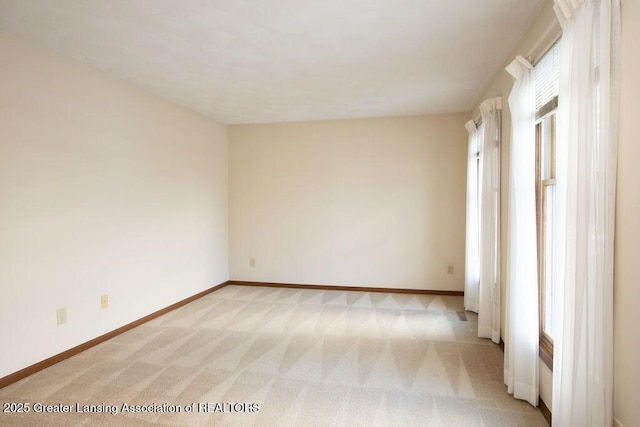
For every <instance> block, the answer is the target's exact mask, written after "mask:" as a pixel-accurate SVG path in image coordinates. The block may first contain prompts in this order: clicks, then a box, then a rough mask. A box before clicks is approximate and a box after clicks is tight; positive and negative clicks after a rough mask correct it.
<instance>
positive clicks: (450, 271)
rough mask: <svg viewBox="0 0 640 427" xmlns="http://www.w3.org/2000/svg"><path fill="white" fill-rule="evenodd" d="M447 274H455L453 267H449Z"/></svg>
mask: <svg viewBox="0 0 640 427" xmlns="http://www.w3.org/2000/svg"><path fill="white" fill-rule="evenodd" d="M447 274H453V265H450V266H448V267H447Z"/></svg>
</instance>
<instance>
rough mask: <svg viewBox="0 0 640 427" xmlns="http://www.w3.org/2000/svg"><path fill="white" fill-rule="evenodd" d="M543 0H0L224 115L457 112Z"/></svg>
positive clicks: (7, 11)
mask: <svg viewBox="0 0 640 427" xmlns="http://www.w3.org/2000/svg"><path fill="white" fill-rule="evenodd" d="M545 1H546V0H253V1H251V0H0V30H2V31H5V32H8V33H12V34H15V35H18V36H21V37H23V38H26V39H28V40H31V41H34V42H36V43H38V44H40V45H43V46H45V47H48V48H50V49H53V50H56V51H58V52H60V53H62V54H65V55H68V56H70V57H72V58H75V59H77V60H80V61H83V62H85V63H87V64H89V65H90V66H92V67H94V68H97V69H99V70H102V71H105V72H107V73H110V74H112V75H114V76H117V77H119V78H121V79H123V80H125V81H127V82H130V83H132V84H134V85H136V86H139V87H142V88H145V89H147V90H149V91H151V92H153V93H156V94H158V95H161V96H163V97H165V98H168V99H170V100H173V101H174V102H177V103H179V104H181V105H184V106H186V107H188V108H190V109H192V110H195V111H197V112H200V113H202V114H204V115H206V116H208V117H211V118H213V119H216V120H218V121H220V122H222V123H259V122H280V121H299V120H321V119H333V118H354V117H375V116H398V115H414V114H427V113H449V112H467V111H470V110H471V109H472V108H473V104H474V102H476V101H478V97H479V96H480V95H481V93H482V91H483V89H484V88H485V86H486V85H487V84H488V83H489V81H490V80H491V79H492V78H493V77H494V76H495V74H496V73H497V72H498V71H499V70H500V69H501V68H502V67H503V66H504V65H505V62H506V61H507V59H508V58H507V57H508V55H509V54H510V52H511V51H512V50H513V49H514V48H515V46H516V44H517V43H518V41H519V40H520V38H521V37H522V35H523V33H524V31H525V29H526V28H527V27H528V25H529V24H530V23H531V21H532V20H533V18H534V17H535V15H536V14H537V12H538V11H539V10H540V8H541V7H542V5H543V4H544V2H545Z"/></svg>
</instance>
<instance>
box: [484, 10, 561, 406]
mask: <svg viewBox="0 0 640 427" xmlns="http://www.w3.org/2000/svg"><path fill="white" fill-rule="evenodd" d="M560 31H561V30H560V25H559V23H558V21H557V19H556V16H555V13H554V12H553V2H552V1H548V2H547V3H546V4H545V6H544V7H543V9H542V10H541V11H540V13H539V14H538V16H537V17H536V18H535V20H534V21H533V23H532V24H531V26H530V27H529V29H528V30H527V31H526V33H525V35H524V37H523V38H522V40H520V42H519V43H518V46H517V47H516V49H515V50H514V51H513V52H512V54H511V55H510V56H509V57H508V58H506V59H505V63H504V66H505V67H506V66H507V65H508V64H509V63H510V62H511V61H512V60H513V59H514V58H515V57H516V55H522V56H524V57H530V58H531V59H532V61H535V60H537V59H538V58H539V57H540V55H541V54H543V53H544V52H545V51H546V50H547V49H548V48H549V47H550V46H551V44H553V42H554V41H555V40H557V38H558V36H559V35H560ZM512 88H513V78H512V77H511V76H510V75H509V73H508V72H506V71H505V70H504V69H503V70H502V71H500V72H499V73H498V74H497V75H496V76H495V78H494V79H493V80H492V81H491V83H490V84H489V85H488V87H487V89H486V90H485V92H484V93H483V95H482V97H481V98H480V99H479V100H478V104H480V102H481V101H482V100H485V99H489V98H493V97H496V96H500V97H502V99H503V104H502V105H503V110H502V141H501V152H500V168H501V169H500V186H501V190H500V195H501V199H500V211H501V220H500V251H501V253H500V277H502V278H503V280H501V282H500V289H501V293H502V298H501V301H500V303H501V311H502V313H501V316H500V319H501V321H502V323H501V325H500V335H501V336H503V337H504V319H505V318H506V317H505V308H506V305H505V298H504V296H505V295H506V285H507V283H506V280H505V279H504V278H506V277H507V262H506V260H507V256H506V251H507V218H508V216H509V164H510V162H509V156H510V154H511V150H510V149H511V112H510V110H509V103H508V99H509V94H510V93H511V89H512ZM478 115H479V111H478V108H477V107H476V109H475V110H474V111H473V112H472V117H477V116H478ZM539 366H540V397H541V398H542V400H544V402H545V404H546V405H547V407H548V408H549V409H550V410H553V409H552V388H553V387H552V385H553V377H552V372H551V370H550V369H549V368H547V366H546V365H545V364H544V363H543V362H542V361H541V360H540V363H539Z"/></svg>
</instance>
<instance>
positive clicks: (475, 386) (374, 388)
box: [0, 286, 547, 427]
mask: <svg viewBox="0 0 640 427" xmlns="http://www.w3.org/2000/svg"><path fill="white" fill-rule="evenodd" d="M462 310H463V308H462V297H449V296H426V295H420V296H416V295H403V294H385V293H369V292H344V291H319V290H310V289H309V290H308V289H304V290H303V289H282V288H266V287H245V286H227V287H225V288H222V289H220V290H218V291H216V292H214V293H212V294H209V295H207V296H206V297H204V298H201V299H199V300H197V301H195V302H193V303H191V304H189V305H186V306H184V307H182V308H180V309H178V310H175V311H173V312H171V313H169V314H167V315H165V316H163V317H160V318H157V319H155V320H153V321H151V322H149V323H146V324H144V325H142V326H140V327H138V328H136V329H133V330H131V331H129V332H126V333H124V334H122V335H119V336H118V337H116V338H113V339H111V340H110V341H107V342H105V343H103V344H100V345H98V346H96V347H93V348H92V349H89V350H87V351H86V352H84V353H82V354H80V355H78V356H75V357H73V358H70V359H68V360H66V361H64V362H61V363H59V364H57V365H55V366H53V367H51V368H48V369H46V370H44V371H41V372H39V373H37V374H34V375H32V376H31V377H28V378H26V379H24V380H22V381H19V382H17V383H15V384H12V385H10V386H8V387H5V388H4V389H0V402H2V403H3V405H5V406H6V402H14V403H18V402H26V403H28V404H29V408H30V410H29V412H28V413H0V424H2V425H38V426H41V425H66V424H70V425H96V424H98V425H100V424H105V425H107V424H108V425H151V424H166V425H216V426H218V425H220V426H224V425H234V426H235V425H259V426H269V425H283V426H298V425H304V426H313V425H317V426H329V425H348V426H374V425H393V426H399V425H416V426H456V427H458V426H491V427H494V426H546V425H547V423H546V421H545V420H544V418H543V416H542V414H541V413H540V412H539V411H538V410H537V409H535V408H533V407H531V406H530V405H529V404H527V403H524V402H521V401H517V400H515V399H513V398H512V397H511V396H509V395H508V394H507V392H506V387H505V386H504V385H503V384H502V360H503V359H502V358H503V354H502V351H501V350H500V349H499V348H498V346H496V345H495V344H493V343H491V342H490V341H488V340H484V339H478V338H477V337H476V328H477V316H476V315H474V314H473V313H467V317H468V321H463V320H461V318H460V317H459V315H458V313H457V312H458V311H462ZM45 405H50V406H48V407H47V406H45ZM64 405H70V406H64ZM125 405H126V406H125ZM3 409H4V408H3ZM12 409H16V407H15V406H14V407H13V408H12ZM65 409H68V410H69V411H70V413H46V412H44V411H47V410H65ZM98 411H102V412H98ZM143 411H144V412H143ZM177 411H180V412H177ZM189 411H191V412H189ZM112 412H114V413H115V414H113V413H112Z"/></svg>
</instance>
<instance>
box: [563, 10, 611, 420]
mask: <svg viewBox="0 0 640 427" xmlns="http://www.w3.org/2000/svg"><path fill="white" fill-rule="evenodd" d="M555 9H556V14H557V15H558V19H559V20H560V23H561V26H562V30H563V37H562V53H561V74H560V87H559V95H558V96H559V108H558V113H557V123H558V137H557V177H558V184H557V191H558V192H557V196H558V200H559V201H566V203H559V205H558V208H559V209H558V218H557V220H558V221H559V222H558V224H559V225H560V226H559V227H558V231H559V232H560V234H559V235H558V239H557V242H559V243H560V244H559V245H558V246H557V247H556V248H555V251H556V254H557V255H558V256H557V259H556V262H555V266H556V270H555V273H554V279H555V283H556V284H558V285H559V286H558V289H557V292H556V293H555V298H556V300H555V303H554V306H555V312H554V316H555V319H554V341H555V347H554V366H553V425H554V426H563V427H564V426H604V425H611V423H612V420H613V410H612V405H613V403H612V402H613V398H612V395H613V341H612V340H613V338H612V337H613V233H614V207H615V183H616V182H615V176H616V155H617V143H616V140H617V135H616V130H617V95H618V81H619V80H618V76H619V55H618V50H619V43H620V4H619V0H581V1H573V0H572V1H568V0H555Z"/></svg>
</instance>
